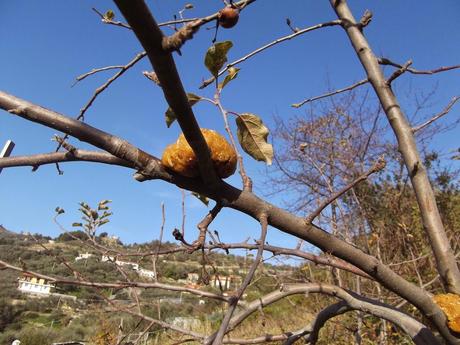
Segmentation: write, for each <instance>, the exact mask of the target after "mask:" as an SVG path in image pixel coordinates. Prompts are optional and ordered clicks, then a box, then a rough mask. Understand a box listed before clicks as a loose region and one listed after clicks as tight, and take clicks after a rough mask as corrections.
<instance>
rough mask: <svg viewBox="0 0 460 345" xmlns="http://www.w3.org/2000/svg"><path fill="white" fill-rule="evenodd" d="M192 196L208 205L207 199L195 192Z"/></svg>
mask: <svg viewBox="0 0 460 345" xmlns="http://www.w3.org/2000/svg"><path fill="white" fill-rule="evenodd" d="M192 195H193V196H195V197H196V198H198V200H200V201H201V202H202V203H203V204H205V205H206V206H208V205H209V199H208V198H207V197H205V196H204V195H201V194H199V193H195V192H192Z"/></svg>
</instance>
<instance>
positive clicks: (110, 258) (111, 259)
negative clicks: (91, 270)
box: [101, 255, 139, 271]
mask: <svg viewBox="0 0 460 345" xmlns="http://www.w3.org/2000/svg"><path fill="white" fill-rule="evenodd" d="M101 261H102V262H113V263H114V264H115V265H117V266H131V268H132V269H133V270H135V271H137V270H139V264H136V263H135V262H128V261H121V260H118V259H117V258H116V257H113V256H108V255H102V258H101Z"/></svg>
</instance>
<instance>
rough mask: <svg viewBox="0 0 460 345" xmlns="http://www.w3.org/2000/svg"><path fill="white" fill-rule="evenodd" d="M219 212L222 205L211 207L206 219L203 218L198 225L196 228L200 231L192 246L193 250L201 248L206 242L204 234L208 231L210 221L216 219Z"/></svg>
mask: <svg viewBox="0 0 460 345" xmlns="http://www.w3.org/2000/svg"><path fill="white" fill-rule="evenodd" d="M221 210H222V203H220V202H218V203H216V205H215V206H214V207H213V209H212V210H211V211H209V213H208V214H207V215H206V217H204V218H203V220H202V221H201V222H199V223H198V225H197V228H198V230H199V231H200V234H199V236H198V239H197V240H196V241H195V242H193V244H192V246H193V247H194V248H195V249H198V248H203V246H204V244H205V241H206V232H207V231H208V227H209V225H210V224H211V223H212V221H213V220H214V219H215V218H216V217H217V215H218V214H219V212H220V211H221Z"/></svg>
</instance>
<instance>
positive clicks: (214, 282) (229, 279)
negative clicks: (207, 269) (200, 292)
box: [209, 274, 243, 290]
mask: <svg viewBox="0 0 460 345" xmlns="http://www.w3.org/2000/svg"><path fill="white" fill-rule="evenodd" d="M242 281H243V279H242V278H241V277H240V276H237V275H233V274H232V275H228V276H217V275H213V276H211V279H210V280H209V284H210V285H211V286H212V287H215V288H218V289H219V288H221V287H222V289H224V290H229V289H233V288H237V287H239V286H240V285H241V283H242Z"/></svg>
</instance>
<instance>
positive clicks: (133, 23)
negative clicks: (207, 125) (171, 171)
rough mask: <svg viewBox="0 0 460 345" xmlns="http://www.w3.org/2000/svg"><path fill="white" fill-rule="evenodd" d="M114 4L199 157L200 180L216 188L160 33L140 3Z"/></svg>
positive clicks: (126, 0) (204, 148)
mask: <svg viewBox="0 0 460 345" xmlns="http://www.w3.org/2000/svg"><path fill="white" fill-rule="evenodd" d="M115 3H116V5H117V6H118V8H119V9H120V11H121V13H122V14H123V16H124V17H125V19H126V20H127V22H128V24H129V25H130V27H131V29H132V30H133V31H134V33H135V34H136V37H137V38H138V40H139V42H140V43H141V44H142V46H143V47H144V49H145V51H146V53H147V56H148V58H149V60H150V63H151V64H152V67H153V69H154V71H155V73H156V75H157V77H158V80H159V82H160V85H161V88H162V89H163V93H164V96H165V98H166V101H167V102H168V104H169V106H170V107H171V109H172V110H173V111H174V113H175V114H176V116H177V121H178V123H179V125H180V127H181V128H182V131H183V132H184V136H185V138H186V139H187V141H188V143H189V144H190V146H191V147H192V149H193V152H195V154H196V156H197V158H198V163H199V167H200V173H201V176H202V178H203V180H204V181H205V182H206V183H209V184H210V185H211V186H216V185H217V183H218V182H217V181H218V180H219V178H218V177H217V175H216V172H215V170H214V167H213V165H212V161H211V156H210V154H209V148H208V145H207V144H206V141H205V140H204V137H203V135H202V133H201V131H200V127H199V126H198V122H197V121H196V119H195V115H194V114H193V111H192V107H191V106H190V103H189V101H188V98H187V95H186V93H185V90H184V87H183V85H182V81H181V79H180V77H179V73H178V72H177V69H176V64H175V63H174V59H173V57H172V54H171V52H170V51H169V50H167V49H165V47H164V45H163V42H164V40H165V36H164V35H163V32H162V31H161V29H160V28H159V27H158V25H157V23H156V21H155V19H154V18H153V16H152V14H151V13H150V10H149V9H148V7H147V5H146V4H145V2H144V1H143V0H115Z"/></svg>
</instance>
